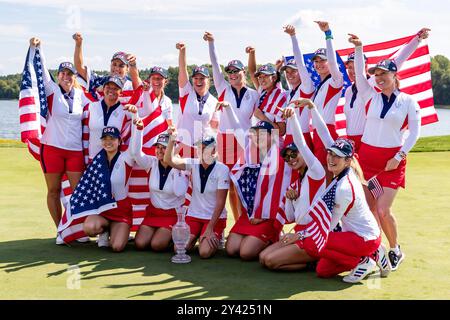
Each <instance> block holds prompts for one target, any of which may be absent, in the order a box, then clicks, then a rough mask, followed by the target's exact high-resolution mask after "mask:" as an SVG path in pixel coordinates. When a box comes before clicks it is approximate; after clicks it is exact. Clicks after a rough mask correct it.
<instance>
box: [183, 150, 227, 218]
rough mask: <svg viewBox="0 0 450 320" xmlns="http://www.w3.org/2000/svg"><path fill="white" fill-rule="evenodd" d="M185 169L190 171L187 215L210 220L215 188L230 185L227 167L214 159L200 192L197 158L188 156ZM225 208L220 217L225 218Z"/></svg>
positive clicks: (214, 200) (213, 206) (215, 195)
mask: <svg viewBox="0 0 450 320" xmlns="http://www.w3.org/2000/svg"><path fill="white" fill-rule="evenodd" d="M185 160H186V171H190V172H191V178H192V200H191V204H190V205H189V209H188V213H187V215H188V216H190V217H194V218H199V219H206V220H210V219H211V217H212V215H213V213H214V209H215V208H216V203H217V201H216V200H217V190H228V189H229V187H230V177H229V169H228V167H227V166H226V165H224V164H223V163H221V162H219V161H216V163H215V165H214V168H213V169H212V171H211V173H210V174H209V177H208V180H207V182H206V186H205V190H204V192H203V193H202V192H201V179H200V166H201V164H200V163H199V160H198V159H192V158H188V159H185ZM226 217H227V210H226V207H224V208H223V210H222V213H221V215H220V219H226Z"/></svg>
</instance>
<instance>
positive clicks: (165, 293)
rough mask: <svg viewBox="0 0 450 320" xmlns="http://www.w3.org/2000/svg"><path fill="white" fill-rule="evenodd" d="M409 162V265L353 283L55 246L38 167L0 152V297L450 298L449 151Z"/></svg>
mask: <svg viewBox="0 0 450 320" xmlns="http://www.w3.org/2000/svg"><path fill="white" fill-rule="evenodd" d="M408 159H409V166H408V171H407V190H402V191H401V192H400V193H399V196H398V199H397V200H396V202H395V205H394V208H395V213H396V216H397V219H398V224H399V235H400V243H401V245H402V249H403V250H404V251H405V253H406V259H405V261H404V262H403V264H402V265H401V267H400V268H399V270H398V271H396V272H394V273H391V275H390V276H389V277H388V278H385V279H380V278H378V277H376V276H373V277H372V278H371V279H368V280H366V281H364V282H363V283H362V284H359V285H349V284H345V283H343V282H342V281H341V277H336V278H335V279H328V280H324V279H318V278H317V277H316V276H315V274H314V273H311V272H296V273H274V272H270V271H268V270H265V269H263V268H262V267H260V265H259V264H258V263H257V262H241V261H240V260H237V259H231V258H228V257H226V256H225V254H224V253H222V252H221V253H219V254H218V255H217V256H216V257H214V258H213V259H210V260H201V259H199V257H198V255H196V254H194V255H193V256H192V257H193V261H192V263H191V264H189V265H173V264H171V263H170V262H169V260H170V257H171V255H172V254H171V253H162V254H156V253H151V252H137V251H135V250H134V249H133V247H132V245H130V246H129V247H128V248H127V250H126V252H124V253H121V254H114V253H112V252H110V251H108V250H102V249H99V248H97V247H96V246H95V244H94V243H92V244H87V245H81V244H77V245H75V246H73V247H61V246H56V245H55V244H54V237H55V228H54V226H53V224H52V221H51V219H50V216H49V214H48V212H47V208H46V204H45V194H46V188H45V183H44V178H43V175H42V173H41V170H40V167H39V163H38V162H37V161H35V160H34V159H32V158H31V156H30V155H29V154H28V152H27V150H26V149H24V148H1V149H0V181H1V185H0V203H1V205H0V283H1V287H2V290H0V299H124V298H136V299H448V298H449V297H450V290H449V288H450V272H449V270H450V257H449V254H448V252H449V251H448V248H449V245H450V236H449V235H450V215H449V212H450V204H449V202H448V199H449V191H448V190H450V179H449V177H450V174H449V173H450V169H449V167H450V160H449V159H450V152H436V153H415V154H411V155H410V156H409V157H408ZM231 220H232V219H230V220H229V222H228V229H229V228H230V226H231V224H232V221H231ZM73 268H74V269H73ZM77 278H79V279H80V281H79V282H78V281H77Z"/></svg>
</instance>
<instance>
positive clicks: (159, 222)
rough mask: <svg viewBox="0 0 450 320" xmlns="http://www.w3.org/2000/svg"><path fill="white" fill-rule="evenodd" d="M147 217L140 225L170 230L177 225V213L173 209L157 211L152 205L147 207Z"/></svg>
mask: <svg viewBox="0 0 450 320" xmlns="http://www.w3.org/2000/svg"><path fill="white" fill-rule="evenodd" d="M146 211H147V215H146V216H145V218H144V221H142V225H144V226H149V227H155V228H166V229H169V230H172V227H173V226H174V225H175V224H176V223H177V220H178V218H177V211H176V210H175V209H159V208H155V207H154V206H153V205H152V203H151V202H150V204H149V205H148V206H147V209H146Z"/></svg>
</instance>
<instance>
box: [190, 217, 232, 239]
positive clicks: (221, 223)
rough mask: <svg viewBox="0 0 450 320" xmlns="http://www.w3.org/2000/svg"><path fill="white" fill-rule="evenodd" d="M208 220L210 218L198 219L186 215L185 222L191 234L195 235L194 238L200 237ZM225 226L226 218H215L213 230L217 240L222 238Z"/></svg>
mask: <svg viewBox="0 0 450 320" xmlns="http://www.w3.org/2000/svg"><path fill="white" fill-rule="evenodd" d="M210 221H211V220H209V219H199V218H195V217H189V216H188V217H186V223H187V224H188V225H189V229H190V232H191V235H193V236H195V237H196V238H198V237H201V236H202V235H203V234H204V233H205V231H206V228H207V227H208V224H209V222H210ZM226 226H227V219H219V220H217V222H216V225H215V226H214V230H213V231H214V234H215V235H216V237H217V239H219V240H221V239H222V235H223V230H225V227H226Z"/></svg>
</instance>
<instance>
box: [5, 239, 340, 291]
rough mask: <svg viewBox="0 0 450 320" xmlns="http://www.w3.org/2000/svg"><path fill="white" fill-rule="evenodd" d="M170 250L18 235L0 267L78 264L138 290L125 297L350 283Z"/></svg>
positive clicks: (89, 273) (87, 274) (89, 274)
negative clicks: (177, 258)
mask: <svg viewBox="0 0 450 320" xmlns="http://www.w3.org/2000/svg"><path fill="white" fill-rule="evenodd" d="M172 255H173V253H171V252H166V253H153V252H138V251H136V250H135V249H134V247H133V244H129V245H128V247H127V248H126V251H125V252H123V253H119V254H118V253H113V252H111V251H109V250H107V249H100V248H98V247H97V246H96V244H95V243H92V242H91V243H90V244H76V245H74V246H72V247H65V246H55V244H54V239H27V240H16V241H8V242H2V243H0V264H1V265H2V266H1V267H0V271H3V272H7V273H13V272H17V271H20V270H23V269H27V268H33V267H36V266H44V265H47V264H48V265H50V264H57V265H58V264H65V265H66V266H64V267H63V268H62V269H61V270H59V271H56V272H52V273H49V274H48V275H47V277H56V276H62V275H64V273H66V271H67V268H68V267H69V266H73V265H76V266H78V267H79V268H80V270H81V281H83V282H84V281H89V280H92V279H98V278H104V279H103V280H102V281H103V282H104V283H106V284H107V285H106V286H105V287H104V288H105V289H123V288H133V291H134V292H135V291H138V292H139V291H141V290H142V292H140V293H138V294H135V295H133V296H130V297H129V298H132V297H139V296H140V297H147V298H149V299H152V298H155V294H158V293H164V295H165V296H167V297H168V299H199V298H202V299H203V298H220V299H286V298H289V297H290V296H292V295H295V294H298V293H301V292H308V291H339V290H343V289H346V288H348V287H349V285H348V284H345V283H343V282H342V281H341V278H340V277H336V278H334V279H319V278H317V276H316V275H315V273H313V272H293V273H285V272H283V273H281V272H271V271H269V270H266V269H264V268H262V267H261V266H260V265H259V263H258V262H243V261H241V260H239V259H232V258H229V257H227V256H226V254H225V252H223V251H220V252H218V253H217V255H216V256H215V257H214V258H212V259H208V260H202V259H200V258H199V256H198V254H197V253H192V254H191V257H192V262H191V263H190V264H189V265H175V264H172V263H171V262H170V258H171V256H172ZM86 269H92V270H86ZM123 275H137V276H141V278H142V281H141V282H136V283H119V281H120V280H117V279H115V276H123ZM149 289H150V290H149ZM180 292H181V293H180Z"/></svg>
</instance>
